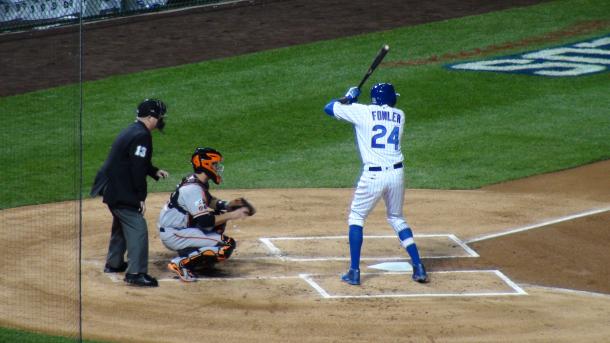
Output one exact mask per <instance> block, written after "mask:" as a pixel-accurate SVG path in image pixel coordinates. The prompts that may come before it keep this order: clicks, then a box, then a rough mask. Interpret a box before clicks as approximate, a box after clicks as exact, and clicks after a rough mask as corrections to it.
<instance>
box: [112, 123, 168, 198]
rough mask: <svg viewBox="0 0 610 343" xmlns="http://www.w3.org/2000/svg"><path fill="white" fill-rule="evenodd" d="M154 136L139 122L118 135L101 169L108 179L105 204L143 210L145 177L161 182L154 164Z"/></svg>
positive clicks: (145, 189)
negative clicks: (141, 202)
mask: <svg viewBox="0 0 610 343" xmlns="http://www.w3.org/2000/svg"><path fill="white" fill-rule="evenodd" d="M152 153H153V146H152V135H151V134H150V131H148V129H147V128H146V126H145V125H144V123H142V122H140V121H136V122H135V123H133V124H131V125H129V126H128V127H127V128H125V129H124V130H123V131H121V133H120V134H119V135H118V136H117V138H116V139H115V140H114V143H113V144H112V148H111V149H110V154H109V155H108V158H107V159H106V162H105V163H104V166H103V167H102V169H103V170H104V172H105V173H106V175H107V177H108V185H107V186H106V188H105V189H104V192H103V195H104V202H105V203H106V204H108V206H110V207H115V208H134V209H139V208H140V201H145V200H146V195H147V193H148V192H147V184H146V175H149V176H150V177H152V178H154V179H155V180H158V179H159V178H158V177H157V175H156V174H157V171H158V170H159V168H157V167H155V166H153V165H152V161H151V159H152Z"/></svg>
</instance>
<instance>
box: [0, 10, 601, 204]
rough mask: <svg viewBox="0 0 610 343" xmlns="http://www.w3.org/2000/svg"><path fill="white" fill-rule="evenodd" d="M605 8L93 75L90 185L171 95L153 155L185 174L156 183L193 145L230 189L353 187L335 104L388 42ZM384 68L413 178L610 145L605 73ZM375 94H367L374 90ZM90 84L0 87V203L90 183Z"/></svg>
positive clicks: (407, 48) (530, 169)
mask: <svg viewBox="0 0 610 343" xmlns="http://www.w3.org/2000/svg"><path fill="white" fill-rule="evenodd" d="M607 13H610V3H609V2H608V1H605V0H589V1H584V0H581V1H567V0H566V1H554V2H549V3H544V4H541V5H538V6H533V7H527V8H517V9H513V10H507V11H502V12H497V13H490V14H486V15H481V16H473V17H466V18H461V19H455V20H448V21H443V22H437V23H431V24H426V25H420V26H415V27H406V28H400V29H396V30H391V31H384V32H378V33H373V34H367V35H360V36H355V37H349V38H345V39H339V40H332V41H323V42H317V43H312V44H307V45H301V46H294V47H289V48H283V49H276V50H271V51H264V52H260V53H254V54H248V55H243V56H237V57H233V58H228V59H223V60H214V61H207V62H202V63H196V64H191V65H183V66H178V67H172V68H164V69H159V70H152V71H147V72H143V73H137V74H131V75H123V76H115V77H110V78H107V79H104V80H100V81H96V82H88V83H86V84H85V85H84V100H83V101H84V115H83V142H84V152H83V157H84V168H83V176H84V186H85V188H86V189H85V191H87V190H88V188H89V186H90V184H91V182H92V180H93V177H94V174H95V171H96V170H97V169H98V168H99V166H100V165H101V163H102V162H103V160H104V158H105V157H106V154H107V153H108V150H109V147H110V144H111V143H112V141H113V139H114V137H115V136H116V135H117V134H118V132H119V131H120V130H121V129H122V128H124V127H125V126H127V125H128V124H129V123H130V122H131V121H132V120H133V118H134V116H135V115H134V112H133V110H134V108H135V106H136V105H137V103H138V102H139V101H140V100H141V99H143V98H145V97H158V98H161V99H163V100H164V101H165V102H166V103H167V104H168V106H169V112H168V115H169V117H168V120H167V122H168V126H167V132H166V134H165V135H160V134H158V133H156V132H155V133H154V142H155V143H154V144H155V155H154V162H155V164H156V165H157V166H159V167H162V168H164V169H166V170H168V171H169V172H170V173H171V174H172V176H171V178H170V180H169V181H162V182H159V183H155V182H153V181H151V183H150V187H149V190H150V191H151V192H154V191H168V190H171V189H172V188H173V187H174V186H175V184H176V183H177V182H178V181H179V179H180V178H181V177H182V176H183V175H184V174H186V173H189V172H190V170H191V169H190V164H189V163H188V160H189V157H190V154H191V152H192V151H193V149H194V148H195V147H196V146H212V147H215V148H217V149H219V150H220V151H221V152H223V154H224V155H225V166H226V168H225V184H224V185H223V187H226V188H266V187H269V188H273V187H352V186H353V185H354V181H355V180H356V178H357V177H358V174H359V168H360V163H359V156H358V155H357V151H356V148H355V144H354V138H353V131H352V128H351V126H350V125H349V124H347V123H343V122H338V121H335V120H333V119H331V118H328V117H327V116H326V115H325V114H324V113H323V111H322V108H323V106H324V105H325V104H326V102H327V101H328V100H329V99H330V98H332V97H339V96H341V95H342V94H343V92H345V90H346V89H347V88H348V87H349V86H352V85H355V84H356V83H358V81H359V80H360V78H361V77H362V74H363V73H364V71H365V70H366V68H367V67H368V64H369V63H370V61H371V59H372V58H373V56H374V54H375V52H376V51H377V49H378V48H379V47H380V46H381V44H382V43H388V44H389V45H390V46H391V48H392V50H391V51H390V53H389V55H388V56H387V58H386V60H387V61H398V60H406V59H417V58H425V57H428V56H431V55H439V56H440V55H443V54H445V53H455V52H459V51H461V50H469V49H474V48H481V47H485V46H489V45H491V44H498V43H504V42H508V41H518V40H521V39H524V38H528V37H532V36H540V35H543V34H545V33H549V32H553V31H557V30H561V29H564V28H566V27H569V26H570V25H574V24H576V23H579V22H583V21H588V20H608V16H607ZM607 33H608V31H605V32H594V33H591V34H588V35H584V36H579V37H571V38H566V39H565V40H564V41H562V42H551V43H549V44H546V45H549V46H553V45H558V44H564V43H570V42H572V41H578V40H581V39H583V38H589V37H595V36H599V35H602V34H607ZM546 45H544V44H542V45H538V46H532V47H529V48H525V49H524V48H517V49H514V50H512V51H506V52H502V53H499V54H498V55H499V56H501V55H508V54H512V53H518V52H521V51H529V50H531V49H534V48H539V47H544V46H546ZM378 81H390V82H392V83H394V84H395V86H396V88H397V90H398V91H399V93H401V97H400V100H399V104H398V106H399V107H401V108H402V109H403V110H404V111H405V112H406V114H407V126H406V130H405V135H404V137H403V144H402V146H403V152H404V154H405V158H406V162H407V163H406V165H407V168H406V175H407V176H406V177H407V179H408V187H411V188H443V189H471V188H478V187H481V186H483V185H486V184H491V183H496V182H500V181H505V180H510V179H517V178H522V177H526V176H529V175H533V174H538V173H543V172H549V171H555V170H561V169H565V168H570V167H574V166H578V165H583V164H586V163H590V162H594V161H599V160H604V159H608V158H610V140H608V137H610V116H609V115H608V109H609V108H610V97H608V94H609V93H610V85H609V83H608V73H602V74H596V75H591V76H585V77H577V78H564V79H562V78H545V77H533V76H526V75H511V74H499V73H474V72H460V71H450V70H447V69H446V68H443V66H442V64H441V63H439V64H431V65H423V66H417V67H403V68H389V67H385V68H384V67H381V68H379V69H378V70H377V71H376V72H375V74H373V76H372V77H371V79H370V80H369V81H368V82H367V84H366V85H365V88H366V87H368V86H370V85H371V84H372V83H373V82H378ZM364 93H365V95H363V96H362V98H361V101H368V96H366V93H367V92H364ZM78 94H79V92H78V87H77V86H66V87H59V88H55V89H49V90H44V91H38V92H33V93H28V94H23V95H18V96H13V97H6V98H0V113H8V114H9V115H8V116H7V117H8V118H10V120H5V121H4V123H3V125H4V127H5V130H4V129H3V132H2V143H3V144H2V147H0V163H1V165H2V174H3V186H4V187H3V190H2V198H1V201H0V208H7V207H14V206H19V205H25V204H35V203H46V202H52V201H58V200H66V199H73V198H75V197H77V196H78V191H79V187H78V186H79V184H78V176H79V169H78V155H77V154H78V152H77V148H78V144H77V142H78V141H77V138H76V137H75V133H76V132H77V131H76V125H75V121H76V120H77V119H78V108H79V101H78Z"/></svg>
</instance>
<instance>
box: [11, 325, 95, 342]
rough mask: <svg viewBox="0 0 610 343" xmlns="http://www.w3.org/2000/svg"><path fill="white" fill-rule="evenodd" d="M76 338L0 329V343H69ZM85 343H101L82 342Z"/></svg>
mask: <svg viewBox="0 0 610 343" xmlns="http://www.w3.org/2000/svg"><path fill="white" fill-rule="evenodd" d="M76 341H77V338H76V337H73V338H68V337H60V336H50V335H43V334H37V333H32V332H26V331H21V330H15V329H8V328H0V342H5V343H9V342H10V343H13V342H14V343H70V342H76ZM83 342H85V343H101V341H90V340H83Z"/></svg>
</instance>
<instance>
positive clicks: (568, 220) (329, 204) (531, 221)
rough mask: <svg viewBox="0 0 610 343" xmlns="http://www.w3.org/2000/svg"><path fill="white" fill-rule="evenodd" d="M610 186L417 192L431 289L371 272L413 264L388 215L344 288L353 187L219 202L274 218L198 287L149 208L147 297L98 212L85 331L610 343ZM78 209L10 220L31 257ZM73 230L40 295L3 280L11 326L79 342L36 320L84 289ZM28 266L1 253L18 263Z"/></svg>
mask: <svg viewBox="0 0 610 343" xmlns="http://www.w3.org/2000/svg"><path fill="white" fill-rule="evenodd" d="M608 175H610V161H605V162H600V163H595V164H591V165H587V166H584V167H580V168H576V169H571V170H566V171H562V172H558V173H552V174H546V175H540V176H535V177H531V178H527V179H524V180H519V181H513V182H507V183H503V184H498V185H493V186H489V187H485V188H483V189H479V190H470V191H459V190H457V191H434V190H418V189H408V190H407V191H406V199H405V209H406V212H407V213H406V214H407V218H408V219H409V221H410V223H411V224H412V226H413V228H414V231H415V233H416V239H417V242H418V245H419V246H420V249H421V251H422V255H423V258H424V261H425V262H426V263H427V264H428V267H429V269H430V272H431V273H430V275H431V278H432V282H431V283H430V284H427V285H420V284H416V283H414V282H412V281H410V279H409V274H408V273H400V272H399V273H388V272H383V271H380V270H376V269H372V268H368V267H367V266H371V265H374V264H378V263H380V262H388V260H387V258H388V257H389V258H390V261H398V262H400V261H403V262H404V260H405V257H406V254H405V253H404V252H403V251H402V250H401V249H400V248H399V246H398V242H397V240H396V239H395V238H394V237H393V231H392V230H391V229H390V227H389V226H388V225H387V223H386V222H385V219H384V210H383V206H379V207H378V208H377V209H376V210H375V211H374V212H373V214H372V216H371V217H370V219H369V220H368V221H367V225H366V228H365V236H366V238H365V241H364V249H363V263H362V267H363V275H362V281H363V284H362V286H360V287H354V286H348V285H345V284H342V283H340V282H339V275H340V274H341V273H342V272H343V271H344V270H345V269H346V267H347V265H348V262H347V256H348V255H347V254H348V249H349V247H348V245H347V241H346V239H345V235H346V231H347V229H346V223H345V221H346V216H347V211H348V207H349V202H350V200H351V195H352V190H351V189H298V190H291V189H274V190H218V191H217V194H218V195H219V196H221V197H223V198H232V197H235V196H246V197H247V198H249V199H251V200H252V201H253V202H254V203H255V204H256V205H257V207H258V209H259V212H258V213H257V214H256V216H254V217H251V218H247V219H245V220H242V221H239V222H237V223H236V225H235V226H232V227H229V228H228V233H230V234H231V235H232V236H234V237H235V238H236V239H237V241H238V249H237V251H236V253H235V255H234V258H232V259H231V260H229V261H227V262H226V263H225V264H222V265H220V266H219V267H218V268H217V270H216V272H215V273H212V274H210V275H208V276H207V277H204V278H203V279H201V280H199V281H198V282H196V283H192V284H184V283H181V282H180V281H178V280H176V279H174V278H173V275H172V274H171V273H170V272H169V271H168V270H167V269H166V268H165V264H166V263H167V261H168V259H169V258H171V257H172V254H171V252H169V251H168V250H167V249H165V248H164V247H163V245H162V244H161V242H160V240H159V238H158V233H157V232H156V230H155V229H154V227H155V226H154V225H155V224H154V223H155V220H156V218H155V216H156V214H157V213H158V211H155V210H154V209H158V208H160V206H162V204H163V203H164V202H165V201H166V200H167V197H168V194H153V195H152V196H150V198H149V200H148V209H149V211H148V213H147V220H148V222H149V224H150V235H149V237H150V251H151V256H150V257H151V262H150V273H151V274H152V275H154V276H156V277H158V278H159V279H160V287H159V288H156V289H137V288H132V287H129V286H126V285H125V284H124V283H123V282H122V281H121V278H122V275H121V274H104V273H103V272H102V269H103V263H104V256H105V251H106V246H107V243H108V237H109V227H110V224H111V222H110V216H109V214H108V213H107V209H106V208H105V207H104V206H103V204H102V203H101V201H100V200H99V199H90V200H87V201H85V203H84V208H83V209H84V215H85V217H84V232H83V262H84V264H83V270H82V276H83V309H84V312H83V333H84V336H85V337H86V338H95V339H103V340H111V341H117V342H185V341H186V339H187V338H189V339H191V338H192V337H195V339H201V340H205V341H206V342H207V341H210V342H214V341H228V342H344V341H355V342H500V341H507V342H508V341H510V342H574V341H577V342H605V341H607V337H609V336H610V329H609V328H610V325H609V324H610V323H609V320H610V319H609V318H610V286H609V282H608V280H610V273H609V270H608V266H607V263H606V262H607V261H610V250H609V249H607V242H608V241H610V228H609V225H608V223H609V221H610V194H608V192H607V190H608V189H610V178H608ZM73 207H74V205H73V204H71V203H68V202H67V203H58V204H53V205H47V206H44V207H43V206H41V207H22V208H16V209H10V210H5V211H2V212H0V217H1V219H2V220H3V221H5V222H9V223H12V224H11V225H12V226H13V227H20V228H22V230H20V234H19V235H16V236H14V237H13V236H11V242H10V243H11V246H14V247H16V248H17V249H18V247H22V246H23V245H24V241H25V240H27V239H29V237H31V236H32V234H33V233H32V232H29V231H28V230H35V229H30V228H29V227H28V225H27V221H29V218H30V215H31V213H32V211H40V210H42V211H44V213H45V214H47V215H49V216H54V215H55V216H61V215H63V214H65V213H66V212H69V211H70V209H71V208H73ZM63 231H65V229H64V228H63V227H62V226H61V225H50V226H49V227H48V228H47V231H46V235H45V236H43V237H38V240H37V241H35V242H31V243H30V244H29V246H28V249H30V250H31V251H40V252H43V251H48V249H52V252H53V253H52V254H50V255H49V258H46V259H43V260H41V259H39V258H37V257H36V256H33V257H31V258H30V257H29V258H25V259H21V260H19V261H17V262H16V263H17V265H16V266H15V267H16V268H17V270H20V269H22V268H28V267H29V268H31V267H32V264H36V268H37V270H38V271H39V274H37V275H36V278H35V279H32V280H30V286H31V287H28V288H24V287H22V286H21V282H22V280H23V279H22V277H21V276H20V275H19V274H17V273H9V274H5V275H3V279H2V282H1V285H0V286H1V287H2V288H3V292H2V294H3V299H2V300H3V304H4V305H3V311H4V312H5V313H18V314H19V315H15V316H13V317H12V318H10V319H4V320H3V322H2V323H1V324H2V325H5V326H14V327H21V328H28V329H35V330H37V331H48V332H53V333H58V332H70V330H73V328H72V327H70V326H69V325H70V324H69V323H70V321H69V320H68V319H69V318H66V316H69V314H66V313H61V312H58V313H54V314H52V315H51V316H50V317H49V318H46V317H45V320H41V317H40V313H37V312H36V310H33V309H39V308H40V304H46V306H50V307H51V308H52V304H53V303H54V302H60V303H61V302H65V301H69V299H66V298H67V296H66V292H68V293H67V294H73V293H69V290H67V289H63V288H61V287H57V285H55V284H49V283H48V282H49V280H56V279H57V276H58V275H61V276H62V278H66V280H65V281H64V282H65V283H66V284H68V285H69V284H73V283H74V284H75V283H76V279H75V277H76V276H75V275H76V273H73V272H71V271H70V272H68V273H67V272H66V270H65V265H62V263H61V262H60V261H62V260H66V259H68V260H69V256H71V255H73V254H74V252H73V251H71V250H70V246H71V245H72V244H73V242H67V241H66V240H63V239H62V238H61V237H62V232H63ZM447 235H454V236H455V238H456V239H457V240H451V238H448V236H447ZM299 237H301V238H302V239H297V238H299ZM265 238H267V239H266V240H265ZM287 238H291V239H287ZM265 242H267V243H269V242H270V243H271V245H272V247H275V248H276V249H277V250H279V252H278V251H273V249H270V247H269V246H268V245H267V244H266V243H265ZM458 243H459V244H458ZM62 247H64V248H63V250H62ZM465 248H470V249H472V252H469V251H468V250H467V249H465ZM60 251H64V254H65V255H66V256H64V257H62V256H61V254H60V253H59V252H60ZM14 253H15V252H14V251H12V250H11V249H9V251H2V253H1V254H2V258H3V260H5V261H8V260H14V258H13V257H14ZM473 253H474V255H473ZM476 255H478V257H477V256H476ZM382 258H386V259H382ZM10 299H20V301H17V302H15V301H10ZM63 307H65V305H64V306H63ZM59 308H62V307H61V306H59ZM185 335H186V336H185Z"/></svg>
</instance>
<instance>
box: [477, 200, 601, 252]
mask: <svg viewBox="0 0 610 343" xmlns="http://www.w3.org/2000/svg"><path fill="white" fill-rule="evenodd" d="M607 211H610V206H608V207H604V208H597V209H591V210H588V211H584V212H579V213H575V214H571V215H568V216H563V217H559V218H555V219H550V220H546V221H543V222H540V223H536V224H531V225H526V226H522V227H517V228H512V229H508V230H506V231H502V232H497V233H492V234H486V235H482V236H478V237H475V238H472V239H468V240H466V241H465V243H466V244H470V243H474V242H480V241H483V240H486V239H492V238H497V237H501V236H507V235H512V234H514V233H519V232H523V231H528V230H532V229H537V228H540V227H543V226H548V225H552V224H558V223H561V222H566V221H570V220H574V219H578V218H582V217H587V216H591V215H594V214H599V213H603V212H607Z"/></svg>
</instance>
